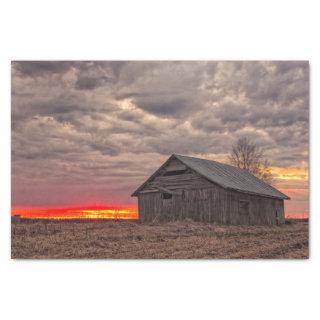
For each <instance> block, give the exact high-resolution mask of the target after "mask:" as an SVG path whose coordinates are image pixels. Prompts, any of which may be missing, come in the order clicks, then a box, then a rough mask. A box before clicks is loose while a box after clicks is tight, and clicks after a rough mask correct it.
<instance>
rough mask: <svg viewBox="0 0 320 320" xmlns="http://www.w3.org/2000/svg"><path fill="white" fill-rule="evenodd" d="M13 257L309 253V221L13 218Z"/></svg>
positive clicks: (230, 256)
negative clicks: (222, 222) (270, 223)
mask: <svg viewBox="0 0 320 320" xmlns="http://www.w3.org/2000/svg"><path fill="white" fill-rule="evenodd" d="M11 234H12V243H11V256H12V258H14V259H24V258H27V259H29V258H31V259H51V258H67V259H69V258H76V259H80V258H98V259H111V258H112V259H113V258H116V259H138V258H142V259H212V258H216V259H241V258H245V259H257V258H273V259H279V258H280V259H281V258H285V259H288V258H289V259H290V258H291V259H306V258H308V256H309V246H308V239H309V236H308V222H305V221H299V222H298V221H291V222H290V223H287V224H285V225H282V226H272V227H270V226H221V225H214V224H204V223H197V222H192V221H181V222H171V223H161V224H139V223H137V222H130V221H100V222H70V221H60V222H44V221H32V222H27V223H26V222H20V223H13V224H12V233H11Z"/></svg>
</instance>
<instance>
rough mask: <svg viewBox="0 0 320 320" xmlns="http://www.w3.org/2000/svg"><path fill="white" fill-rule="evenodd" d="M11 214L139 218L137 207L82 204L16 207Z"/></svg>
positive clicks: (71, 217) (47, 216)
mask: <svg viewBox="0 0 320 320" xmlns="http://www.w3.org/2000/svg"><path fill="white" fill-rule="evenodd" d="M11 215H12V216H14V215H21V217H22V218H31V219H138V210H137V208H135V207H122V206H95V205H91V206H90V205H88V206H81V207H65V208H21V207H15V208H12V210H11Z"/></svg>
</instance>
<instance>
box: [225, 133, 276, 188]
mask: <svg viewBox="0 0 320 320" xmlns="http://www.w3.org/2000/svg"><path fill="white" fill-rule="evenodd" d="M228 159H229V161H230V162H231V164H233V165H234V166H237V167H239V168H241V169H245V170H247V171H249V172H250V173H251V174H253V175H254V176H256V177H257V178H259V179H261V180H263V181H264V182H266V183H269V184H272V183H273V182H274V179H273V175H272V173H271V168H270V162H269V161H268V160H267V159H265V157H264V152H263V150H262V149H261V148H260V147H258V146H257V145H256V144H255V143H254V142H252V141H250V140H249V139H248V138H246V137H244V138H240V139H238V141H237V142H236V143H235V144H234V145H233V147H232V150H231V152H230V154H229V155H228Z"/></svg>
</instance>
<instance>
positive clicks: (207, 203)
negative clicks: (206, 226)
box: [132, 154, 289, 225]
mask: <svg viewBox="0 0 320 320" xmlns="http://www.w3.org/2000/svg"><path fill="white" fill-rule="evenodd" d="M132 196H136V197H138V208H139V219H140V220H141V221H146V222H158V221H173V220H182V219H185V218H190V219H192V220H195V221H205V222H217V223H221V224H254V225H256V224H260V225H274V224H282V223H284V220H285V218H284V199H289V197H287V196H286V195H285V194H283V193H281V192H280V191H278V190H277V189H275V188H273V187H272V186H270V185H268V184H266V183H265V182H263V181H261V180H260V179H258V178H256V177H255V176H253V175H251V174H250V173H249V172H247V171H246V170H243V169H239V168H237V167H234V166H230V165H227V164H223V163H219V162H216V161H211V160H205V159H199V158H193V157H187V156H181V155H175V154H173V155H172V156H171V157H170V158H169V159H168V160H167V161H166V162H165V163H164V164H163V165H162V166H161V167H160V168H159V169H158V170H157V171H155V173H154V174H153V175H152V176H151V177H150V178H149V179H147V181H145V182H144V183H143V184H142V185H141V186H140V187H139V188H138V189H137V190H136V191H135V192H134V193H133V194H132Z"/></svg>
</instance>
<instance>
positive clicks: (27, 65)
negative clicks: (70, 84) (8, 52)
mask: <svg viewBox="0 0 320 320" xmlns="http://www.w3.org/2000/svg"><path fill="white" fill-rule="evenodd" d="M72 64H73V63H72V62H67V61H13V62H12V68H13V70H15V71H16V72H18V74H19V75H20V76H29V77H33V76H46V75H49V74H52V73H56V74H57V73H63V72H66V71H67V70H69V68H71V66H72Z"/></svg>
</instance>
